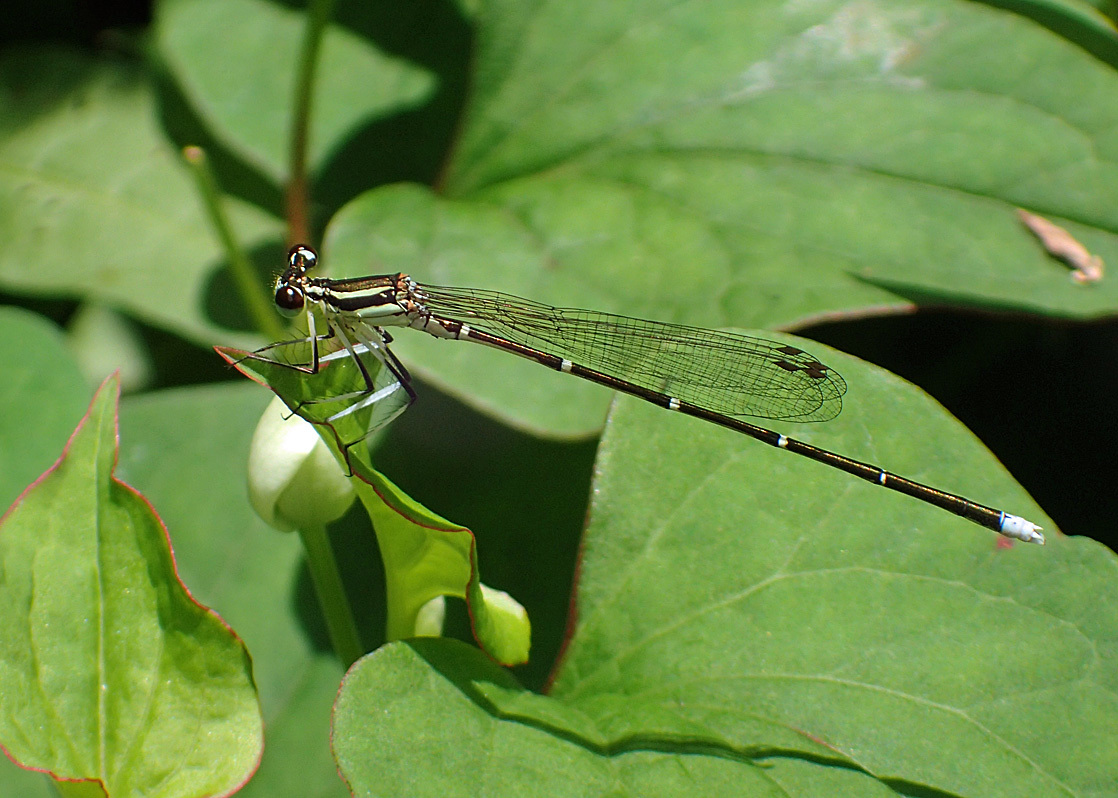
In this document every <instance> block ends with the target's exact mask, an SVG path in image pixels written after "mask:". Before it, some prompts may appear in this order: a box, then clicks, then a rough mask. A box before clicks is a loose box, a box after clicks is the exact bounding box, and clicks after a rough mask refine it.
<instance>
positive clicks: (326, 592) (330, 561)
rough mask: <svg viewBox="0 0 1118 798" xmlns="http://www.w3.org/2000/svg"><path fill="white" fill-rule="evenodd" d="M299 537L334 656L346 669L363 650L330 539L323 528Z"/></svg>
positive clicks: (358, 657)
mask: <svg viewBox="0 0 1118 798" xmlns="http://www.w3.org/2000/svg"><path fill="white" fill-rule="evenodd" d="M299 534H300V536H302V538H303V546H305V547H306V549H307V564H308V565H309V566H310V569H311V579H312V580H313V581H314V588H315V592H316V593H317V594H318V603H319V604H320V605H321V607H322V612H323V614H324V615H325V616H326V628H327V629H328V630H329V631H330V642H331V643H332V644H333V646H334V653H335V654H337V655H338V659H340V660H341V661H342V663H343V664H344V665H345V666H346V667H347V668H348V667H349V666H350V665H352V664H353V663H354V662H356V661H357V660H358V659H360V658H361V657H362V656H363V655H364V654H365V649H364V647H363V646H362V645H361V636H360V634H358V632H357V625H356V623H355V622H354V618H353V610H352V609H351V608H350V606H349V599H348V598H346V594H345V586H344V585H343V584H342V575H341V573H340V572H339V571H338V561H337V559H336V558H335V557H334V548H333V547H332V546H331V545H330V537H329V535H327V534H326V527H325V526H317V527H311V528H307V529H300V530H299Z"/></svg>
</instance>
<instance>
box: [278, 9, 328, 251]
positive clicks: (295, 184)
mask: <svg viewBox="0 0 1118 798" xmlns="http://www.w3.org/2000/svg"><path fill="white" fill-rule="evenodd" d="M333 9H334V0H311V3H310V7H309V9H308V12H307V27H306V29H305V30H304V32H303V47H302V51H301V52H300V53H299V66H298V72H297V73H296V79H295V101H294V104H293V111H292V114H293V115H292V124H291V174H290V178H289V180H288V184H287V197H286V212H287V225H288V235H289V236H290V239H291V241H290V242H289V243H299V242H306V241H309V240H310V239H309V236H310V222H309V218H308V217H309V213H308V211H307V208H308V206H309V204H310V201H309V193H310V192H309V189H308V186H307V147H308V146H309V140H310V134H309V130H310V119H311V109H312V106H313V101H314V78H315V71H316V69H317V68H318V51H319V45H320V44H321V43H322V35H323V33H324V32H325V30H326V23H327V22H328V21H329V20H330V13H331V12H332V11H333Z"/></svg>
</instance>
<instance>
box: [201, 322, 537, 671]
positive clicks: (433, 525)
mask: <svg viewBox="0 0 1118 798" xmlns="http://www.w3.org/2000/svg"><path fill="white" fill-rule="evenodd" d="M294 348H295V349H296V350H303V349H305V348H306V347H305V345H303V344H299V345H297V346H296V347H294ZM217 351H218V352H219V353H220V354H221V355H222V356H223V357H225V358H226V359H227V360H229V361H230V362H231V363H233V364H234V365H235V366H236V368H237V369H238V370H239V371H241V372H242V373H243V374H245V375H246V376H248V377H250V378H251V379H254V380H256V381H259V382H261V383H263V384H265V385H267V386H268V387H269V388H271V389H272V390H273V391H275V392H276V395H278V396H279V397H280V398H281V399H283V401H284V402H285V403H286V404H287V405H288V407H290V408H291V409H292V411H294V412H296V413H298V414H299V415H300V416H302V417H303V418H304V419H305V420H307V421H309V422H311V423H312V424H315V425H316V427H317V428H318V429H319V434H320V435H322V437H323V440H325V441H326V442H327V444H329V445H331V446H332V447H334V449H335V451H336V452H337V454H338V458H339V461H341V462H343V463H345V464H346V465H347V466H348V467H349V469H350V470H351V471H352V473H353V476H354V477H355V484H354V487H355V489H356V491H357V495H358V498H359V499H360V500H361V503H362V505H364V507H365V511H366V512H367V513H368V514H369V519H370V521H371V522H372V524H373V529H374V530H375V531H376V535H377V542H378V544H379V545H380V553H381V558H382V559H383V561H384V571H385V580H386V591H387V595H386V604H387V609H388V626H387V633H386V637H387V639H389V640H395V639H400V638H404V637H411V636H414V635H415V634H416V633H417V631H416V630H417V619H418V618H419V614H420V610H421V609H422V608H423V607H424V605H426V604H427V603H428V602H430V601H431V600H432V599H435V598H437V597H439V596H454V597H457V598H462V599H465V600H466V602H467V606H468V608H469V610H470V619H471V623H472V625H473V632H474V636H475V637H476V638H477V641H478V643H479V644H480V645H481V646H482V648H484V649H485V651H486V652H487V653H488V654H489V655H490V656H492V657H493V658H494V659H495V660H496V661H498V662H501V663H503V664H506V665H517V664H520V663H523V662H526V661H527V659H528V649H529V643H530V632H531V628H530V624H529V621H528V617H527V615H526V614H525V613H524V610H523V608H522V607H521V606H520V605H519V604H518V603H517V602H516V601H515V600H513V599H512V598H511V597H510V596H508V595H507V594H505V593H502V592H501V591H498V590H494V589H492V588H488V587H486V586H484V585H482V584H481V582H480V579H479V576H478V569H477V552H476V541H475V539H474V535H473V533H472V532H471V531H470V530H468V529H466V528H465V527H462V526H458V525H456V524H452V523H451V522H449V521H446V520H444V519H442V518H440V517H439V516H438V515H437V514H435V513H432V512H431V511H430V510H428V509H427V508H425V507H423V506H422V505H420V504H419V503H417V502H415V501H414V500H412V499H411V498H409V497H408V496H407V495H406V494H404V493H403V492H402V491H401V490H400V489H399V488H397V487H396V486H395V485H393V484H392V482H391V481H390V480H388V479H387V478H386V477H385V476H384V475H382V474H380V473H379V472H377V471H376V469H374V468H373V466H372V463H371V462H370V460H369V453H368V448H367V447H366V446H365V444H364V443H363V441H364V439H365V437H366V435H367V432H368V430H369V428H370V426H373V427H375V426H376V425H377V424H378V423H382V422H381V421H378V419H377V417H379V416H381V415H382V410H381V408H380V407H379V406H377V405H374V406H371V407H369V408H367V409H365V410H363V411H358V412H354V413H350V414H348V415H345V416H344V417H342V418H338V419H336V418H334V414H336V413H338V412H343V411H345V409H346V408H347V407H348V406H350V405H352V404H353V403H354V402H355V401H358V400H359V398H360V397H358V396H354V394H355V393H356V392H358V391H360V390H361V389H362V388H363V387H364V385H365V383H364V380H363V378H362V376H361V374H360V372H359V370H358V368H357V365H356V361H354V360H353V359H352V358H349V357H345V358H342V359H340V360H334V361H330V362H328V363H324V364H322V367H321V369H320V370H319V371H318V373H316V374H307V373H304V372H303V371H300V370H297V369H296V368H293V367H292V366H291V365H290V364H288V363H284V362H278V361H273V360H268V359H266V358H265V357H264V356H262V355H253V356H246V354H247V353H245V352H240V351H237V350H230V349H226V348H224V347H218V350H217ZM273 351H275V350H273ZM280 351H282V349H281V350H280ZM282 356H284V357H292V354H290V353H285V354H284V355H282ZM309 360H310V359H309V358H307V359H306V360H305V361H304V360H303V359H302V358H298V357H297V356H296V357H295V360H294V361H293V362H309ZM362 361H363V362H365V363H366V368H367V369H368V371H369V373H370V374H371V375H372V376H373V377H374V379H377V380H378V382H377V385H378V387H381V386H382V385H383V383H382V382H380V380H381V379H383V378H384V377H385V376H388V377H390V376H391V375H389V374H388V371H387V370H386V369H384V370H382V369H381V366H380V364H379V363H378V362H377V361H376V360H375V358H373V357H372V356H370V355H368V354H366V355H362ZM391 382H392V380H391V379H389V380H388V383H389V384H391ZM397 393H398V394H403V390H402V389H401V390H399V391H398V392H397ZM339 396H341V397H346V398H345V399H344V400H341V401H339V400H335V399H333V398H332V397H339ZM387 401H388V400H385V402H387ZM379 404H380V403H378V405H379Z"/></svg>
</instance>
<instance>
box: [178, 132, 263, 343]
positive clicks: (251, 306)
mask: <svg viewBox="0 0 1118 798" xmlns="http://www.w3.org/2000/svg"><path fill="white" fill-rule="evenodd" d="M182 154H183V158H184V159H185V160H186V163H187V166H189V167H190V171H191V173H192V174H193V175H194V181H195V183H196V184H197V186H198V193H199V194H200V195H201V197H202V204H203V206H204V207H205V209H206V214H207V215H208V216H209V218H210V222H211V223H212V224H213V227H214V230H215V231H216V232H217V236H218V239H219V240H220V241H221V246H222V248H223V249H224V250H225V258H226V260H227V261H228V262H229V270H230V271H231V272H232V273H233V281H234V283H236V285H237V291H238V293H239V294H240V295H241V299H242V300H243V301H244V303H245V306H246V307H247V308H248V312H249V315H250V316H251V317H252V321H253V324H255V325H256V328H257V329H258V330H260V332H261V333H262V334H263V335H264V336H265V337H267V338H269V339H270V340H273V341H278V340H280V339H282V338H283V337H284V335H285V332H284V329H283V325H282V324H281V323H280V320H279V317H278V316H277V315H276V311H275V308H274V307H273V306H272V298H271V297H270V296H269V295H268V294H267V292H265V291H264V290H263V287H262V286H263V285H264V283H263V282H262V281H261V280H260V275H258V274H257V273H256V270H255V269H254V268H253V267H252V264H251V263H250V262H249V260H248V257H247V256H246V255H245V252H244V250H243V249H242V248H241V246H240V245H239V244H238V243H237V239H236V238H235V237H234V235H233V227H232V225H231V224H230V223H229V217H228V216H227V215H226V213H225V208H224V207H223V206H222V203H221V191H220V190H219V189H218V185H217V180H216V179H214V176H213V172H212V171H211V169H210V166H209V160H208V159H207V158H206V152H205V150H203V149H202V148H201V147H195V146H190V147H184V148H183V151H182Z"/></svg>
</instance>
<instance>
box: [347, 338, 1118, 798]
mask: <svg viewBox="0 0 1118 798" xmlns="http://www.w3.org/2000/svg"><path fill="white" fill-rule="evenodd" d="M788 340H789V341H790V342H793V343H797V344H800V343H802V342H798V341H796V340H795V339H788ZM812 348H813V350H819V351H816V354H818V355H820V356H821V357H822V358H823V359H824V360H825V361H826V362H828V363H834V364H836V365H837V366H838V367H839V368H840V369H841V370H842V371H843V373H845V374H846V375H847V378H848V380H849V381H850V384H851V386H852V390H853V389H854V388H855V387H856V389H857V393H856V394H855V396H854V397H850V396H849V395H848V398H856V399H857V401H856V402H854V401H851V402H849V403H848V404H849V406H848V408H847V409H846V411H845V412H844V413H843V414H842V415H841V416H840V417H839V418H837V419H835V420H834V421H831V422H829V423H827V424H819V425H792V424H786V425H783V426H782V427H781V429H782V431H784V432H786V433H787V434H789V435H794V436H795V437H797V438H800V439H803V440H805V441H807V442H811V443H814V444H815V445H819V446H824V447H827V448H829V449H833V450H836V451H838V452H841V453H843V454H846V455H849V456H852V457H858V458H860V459H865V460H869V461H873V462H878V463H881V464H882V465H884V466H886V467H889V468H891V469H894V470H896V471H897V472H898V473H901V474H905V475H907V476H911V477H913V478H915V479H919V480H921V481H925V482H928V483H929V484H932V485H935V486H938V487H942V488H945V489H949V490H957V491H962V492H964V493H965V494H966V495H968V496H971V497H972V498H974V499H976V500H979V501H984V502H988V503H991V504H994V505H995V506H1001V507H1006V508H1007V509H1009V510H1010V511H1016V512H1020V513H1022V514H1024V515H1027V516H1035V517H1036V520H1040V521H1044V518H1043V515H1042V514H1039V510H1038V509H1037V508H1035V507H1033V506H1031V502H1029V500H1028V497H1027V496H1026V495H1025V494H1024V492H1023V491H1022V490H1021V488H1020V487H1018V486H1016V485H1014V484H1013V482H1012V481H1011V480H1010V479H1009V478H1008V476H1007V475H1006V474H1005V472H1004V470H1003V469H1001V468H1000V467H999V466H998V464H997V462H996V461H995V460H994V459H993V458H992V457H991V455H990V454H989V453H988V452H986V451H984V450H983V449H982V447H981V445H980V444H979V443H978V442H977V441H976V440H975V439H974V438H973V436H971V435H970V434H968V433H967V432H966V430H965V429H963V428H962V427H961V426H960V425H959V424H958V423H957V422H955V421H954V420H953V419H951V418H950V417H949V416H948V415H947V414H946V413H944V412H943V411H942V410H941V409H939V408H938V407H937V406H936V405H935V404H934V402H932V401H931V400H930V399H929V398H928V397H926V396H924V395H922V394H920V392H919V391H917V390H915V389H913V388H912V387H911V386H907V385H905V384H904V383H902V382H901V381H899V380H898V379H897V378H895V377H892V376H890V375H888V374H887V373H885V372H882V371H880V370H878V369H875V368H872V367H870V366H867V365H865V364H860V363H858V362H857V361H854V360H853V359H851V358H848V357H844V356H842V355H840V354H839V353H836V352H832V351H827V350H824V349H823V348H822V347H820V346H818V345H812ZM1049 531H1050V532H1051V527H1049ZM582 551H583V557H582V560H581V564H580V570H579V577H580V581H579V585H578V595H577V598H576V604H575V612H576V617H577V624H576V626H575V628H574V631H573V636H572V637H571V639H570V641H569V644H568V646H567V649H566V652H565V656H564V659H563V661H562V663H561V665H560V667H559V669H558V670H557V672H556V674H555V678H554V681H553V683H552V689H551V692H550V695H549V696H547V697H544V696H538V695H534V694H531V693H527V692H525V691H523V690H522V689H521V688H519V687H518V686H517V685H515V684H514V683H512V682H511V681H510V680H509V679H508V678H507V677H505V676H502V675H500V674H498V673H496V672H494V670H493V669H492V668H488V667H485V666H483V665H482V664H480V663H478V662H475V661H471V659H470V658H468V657H466V656H465V655H463V654H462V653H461V652H458V651H456V650H454V649H453V648H451V647H450V646H449V645H448V646H445V647H441V648H435V647H434V646H433V645H425V646H419V645H418V644H415V645H413V647H412V648H411V649H410V650H409V649H405V648H403V647H392V648H389V649H383V650H381V651H379V652H376V653H375V654H374V655H371V656H370V657H368V658H367V659H366V660H364V661H362V663H360V665H359V666H358V667H357V668H355V669H354V671H353V672H352V673H351V674H350V676H349V677H348V678H347V681H346V683H345V685H344V687H343V691H342V694H341V696H340V698H339V702H338V706H337V709H336V711H335V732H334V746H335V750H336V752H337V754H338V759H339V763H340V765H341V767H342V769H343V773H344V774H345V775H346V778H347V780H348V781H349V782H350V784H351V786H354V787H355V790H356V792H357V794H363V795H372V794H377V789H376V787H375V784H376V783H377V782H374V781H373V779H374V774H377V775H376V778H379V779H381V780H382V781H381V782H380V783H383V780H384V779H386V778H389V779H390V778H391V775H390V774H393V775H396V777H397V778H400V779H405V778H406V775H405V774H404V772H403V769H402V768H403V765H402V764H401V763H406V766H407V767H409V768H411V769H412V770H413V771H415V772H421V773H423V780H422V782H416V783H414V794H425V793H424V792H423V790H425V789H430V790H431V794H434V793H435V792H436V791H438V790H440V789H443V790H445V794H451V795H453V794H471V791H472V793H473V794H479V793H484V792H486V791H487V789H488V790H489V791H491V792H492V793H494V794H497V793H502V794H535V792H536V790H534V789H533V787H534V785H536V783H537V782H538V784H539V786H538V793H539V794H547V795H568V794H572V795H573V794H585V793H584V792H583V790H584V788H586V785H591V786H590V787H589V788H587V789H586V792H588V793H602V792H605V791H606V789H605V788H603V787H598V788H597V789H596V788H595V785H605V784H609V785H613V784H621V785H622V786H621V787H620V788H617V789H620V790H621V791H622V792H624V791H626V789H627V790H628V791H629V792H632V793H634V794H643V790H642V789H640V788H638V787H634V786H631V785H630V784H629V782H628V780H629V779H632V778H635V776H634V774H635V773H636V772H641V773H643V771H641V769H640V768H636V767H634V763H637V762H639V763H641V764H642V766H643V767H645V768H655V767H656V766H658V767H659V769H658V770H655V772H656V773H657V774H658V779H657V781H656V788H657V794H660V795H695V794H711V795H719V794H737V793H741V794H765V793H764V790H765V789H769V788H773V787H775V785H779V786H780V788H781V789H784V790H786V792H785V793H782V794H788V793H791V794H796V795H805V796H808V795H831V794H858V795H862V794H874V791H875V789H876V790H878V791H883V790H884V789H885V788H887V787H888V788H893V789H896V788H900V789H901V791H903V792H906V793H912V792H916V793H921V794H922V793H924V792H926V793H928V794H932V793H935V794H952V795H960V796H970V795H973V796H982V797H983V798H990V797H991V796H992V797H994V798H999V797H1000V796H1007V797H1008V796H1019V795H1029V796H1049V795H1051V796H1058V795H1061V796H1062V795H1092V794H1098V793H1097V790H1098V785H1106V784H1112V783H1115V781H1116V780H1118V741H1116V738H1115V736H1114V734H1113V733H1112V731H1113V729H1114V728H1116V727H1118V707H1116V706H1115V703H1114V701H1113V700H1112V699H1111V696H1112V695H1113V693H1114V691H1115V687H1116V686H1118V682H1116V677H1115V674H1118V667H1116V665H1118V646H1115V644H1114V641H1115V640H1116V639H1118V617H1116V616H1115V614H1114V612H1113V608H1114V607H1115V606H1118V593H1116V586H1118V578H1116V577H1118V558H1115V556H1114V555H1113V553H1112V552H1109V551H1107V550H1106V549H1104V548H1103V547H1101V546H1099V545H1098V544H1096V543H1094V542H1093V541H1089V540H1086V539H1080V538H1074V539H1073V538H1065V537H1063V536H1062V535H1060V534H1058V533H1051V534H1050V535H1049V542H1048V545H1047V546H1045V547H1043V548H1042V547H1039V546H1026V545H1023V544H1009V545H1005V543H1004V542H1003V541H1001V540H1000V539H999V538H997V536H996V535H994V534H993V533H991V532H989V531H987V530H983V529H981V528H979V527H977V526H975V525H973V524H969V523H967V522H966V521H964V520H962V519H959V518H957V517H955V516H953V515H950V514H948V513H945V512H943V511H942V510H939V509H937V508H934V507H929V506H927V505H924V504H922V503H920V502H917V501H915V500H913V499H911V498H909V497H906V496H902V495H899V494H896V493H893V492H890V491H886V490H883V489H881V488H880V487H877V486H874V485H871V484H868V483H865V482H862V481H860V480H857V479H854V478H851V477H850V476H848V475H846V474H843V473H841V472H837V471H834V470H832V469H827V468H825V467H823V466H821V465H819V464H817V463H812V462H810V461H808V460H806V459H805V458H801V457H795V456H793V455H792V454H790V453H788V452H784V451H780V450H777V449H774V448H769V447H765V446H762V445H760V444H759V443H758V442H756V441H752V440H748V439H745V438H743V437H742V436H740V435H735V434H734V433H733V432H731V431H729V430H722V429H718V428H717V427H714V426H713V425H710V424H705V423H703V422H701V421H699V420H697V419H688V418H684V417H680V416H678V415H675V414H668V413H665V412H663V411H662V410H661V409H659V408H655V407H652V406H651V405H648V404H647V403H643V402H638V401H636V400H631V399H627V398H626V399H621V400H620V401H619V402H618V406H617V409H616V411H615V412H614V413H613V415H612V416H611V419H610V422H609V424H608V426H607V430H606V435H605V438H604V439H603V441H602V444H601V446H600V449H599V460H598V475H597V479H596V483H595V488H594V492H593V508H592V515H591V523H590V526H589V528H588V530H587V533H586V537H585V540H584V545H583V549H582ZM417 727H419V728H422V729H423V730H424V734H423V736H422V742H421V744H419V745H418V746H417V743H416V740H415V738H411V739H409V740H408V741H407V745H408V749H407V752H405V751H404V749H403V746H404V744H405V743H404V742H393V740H398V739H399V735H400V734H401V730H402V729H403V728H411V729H415V728H417ZM1059 739H1063V740H1068V739H1073V740H1075V741H1076V743H1077V744H1076V745H1075V746H1054V745H1052V744H1051V741H1052V740H1059ZM474 741H484V743H478V744H476V745H475V744H474ZM450 757H452V758H450ZM525 762H531V763H532V767H531V768H529V769H528V773H527V774H525V772H524V771H525V766H524V763H525ZM398 768H399V770H398ZM786 768H788V769H790V770H788V771H786V770H785V769H786ZM464 773H465V774H471V775H472V776H474V777H475V778H476V780H475V781H473V782H465V783H462V784H460V783H459V782H456V781H455V779H462V776H461V774H464ZM790 774H794V775H790ZM645 775H647V774H645ZM869 776H872V777H874V778H875V779H876V780H878V782H879V783H878V785H877V787H876V788H875V787H874V786H873V785H872V783H870V782H869V781H868V777H869ZM553 777H554V780H552V778H553ZM735 778H736V779H737V780H736V781H735V780H734V779H735ZM754 779H760V782H759V783H756V784H755V783H754V781H753V780H754ZM833 779H849V780H850V781H849V782H848V783H844V784H843V785H842V786H841V787H838V786H836V785H835V784H834V783H833V782H832V781H831V780H833ZM770 780H771V782H770ZM405 783H408V784H413V782H405ZM727 783H732V784H737V785H738V786H737V787H731V788H728V787H727V786H726V785H727ZM521 785H523V787H524V789H523V790H519V791H518V790H517V789H516V788H517V787H518V786H521ZM836 790H838V791H836ZM720 791H721V792H720Z"/></svg>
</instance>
